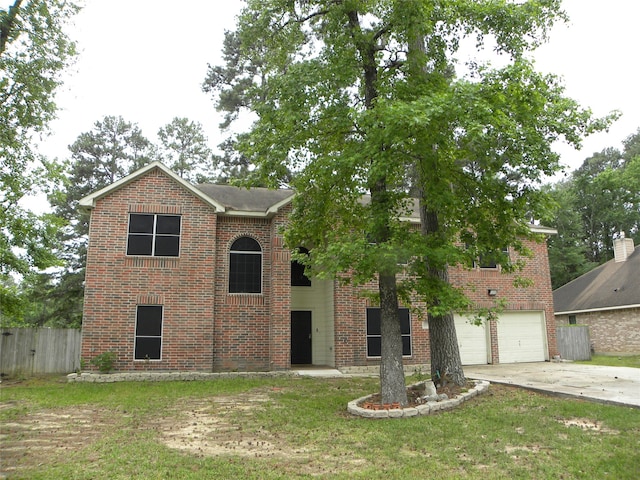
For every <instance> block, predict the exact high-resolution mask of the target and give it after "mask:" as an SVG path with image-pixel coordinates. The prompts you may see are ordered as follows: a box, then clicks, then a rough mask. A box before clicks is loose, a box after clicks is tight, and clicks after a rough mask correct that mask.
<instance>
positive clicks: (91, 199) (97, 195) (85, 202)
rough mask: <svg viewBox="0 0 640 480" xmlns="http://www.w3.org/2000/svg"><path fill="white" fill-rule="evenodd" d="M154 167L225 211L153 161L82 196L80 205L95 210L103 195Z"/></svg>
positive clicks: (221, 206) (216, 209)
mask: <svg viewBox="0 0 640 480" xmlns="http://www.w3.org/2000/svg"><path fill="white" fill-rule="evenodd" d="M154 169H158V170H160V171H161V172H162V173H164V174H165V175H166V176H167V177H169V178H171V179H172V180H173V181H175V182H176V183H178V184H179V185H180V186H182V187H183V188H184V189H185V190H187V191H189V192H191V193H192V194H194V195H195V196H196V197H198V198H200V200H202V201H203V202H205V203H206V204H208V205H210V206H211V207H213V209H214V210H215V211H216V212H224V206H223V205H222V204H220V203H218V202H216V201H215V200H214V199H213V198H211V197H209V196H207V195H205V194H204V193H202V192H201V191H200V190H198V189H196V188H195V187H194V186H193V185H192V184H190V183H189V182H187V181H186V180H184V179H182V178H180V176H178V175H177V174H175V173H174V172H172V171H171V170H170V169H169V168H167V167H165V166H164V165H163V164H162V163H160V162H151V163H150V164H148V165H145V166H144V167H142V168H140V169H139V170H136V171H135V172H133V173H131V174H129V175H127V176H126V177H122V178H121V179H120V180H118V181H116V182H113V183H112V184H111V185H107V186H106V187H104V188H101V189H100V190H97V191H95V192H93V193H91V194H89V195H87V196H86V197H84V198H81V199H80V201H79V202H78V205H79V206H80V208H82V209H85V210H93V209H94V208H95V206H96V202H97V201H98V200H100V199H101V198H103V197H106V196H107V195H109V194H111V193H113V192H115V191H116V190H119V189H121V188H122V187H124V186H126V185H129V184H130V183H132V182H134V181H135V180H137V179H139V178H140V177H143V176H144V175H146V174H147V173H149V172H150V171H152V170H154Z"/></svg>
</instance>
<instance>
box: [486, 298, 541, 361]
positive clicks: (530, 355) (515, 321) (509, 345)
mask: <svg viewBox="0 0 640 480" xmlns="http://www.w3.org/2000/svg"><path fill="white" fill-rule="evenodd" d="M497 327H498V349H499V355H500V357H499V358H500V363H522V362H544V361H545V360H547V342H546V338H547V333H546V328H545V322H544V312H542V311H528V312H504V313H503V314H502V315H500V318H499V319H498V322H497Z"/></svg>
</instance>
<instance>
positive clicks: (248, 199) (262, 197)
mask: <svg viewBox="0 0 640 480" xmlns="http://www.w3.org/2000/svg"><path fill="white" fill-rule="evenodd" d="M194 186H195V188H197V189H198V190H200V191H201V192H202V193H204V194H205V195H207V196H208V197H211V198H212V199H214V200H215V201H216V202H218V203H220V204H222V205H223V206H224V207H225V208H226V209H227V210H235V211H241V212H266V211H267V210H269V209H270V208H271V207H273V206H274V205H277V204H279V203H280V202H282V201H284V200H287V199H289V198H290V197H293V190H285V189H282V190H270V189H268V188H260V187H253V188H250V189H247V188H241V187H234V186H231V185H214V184H209V183H207V184H202V185H194Z"/></svg>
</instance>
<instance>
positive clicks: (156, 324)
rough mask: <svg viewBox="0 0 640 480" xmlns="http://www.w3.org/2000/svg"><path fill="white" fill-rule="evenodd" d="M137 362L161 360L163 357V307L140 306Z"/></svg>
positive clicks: (137, 315) (138, 313)
mask: <svg viewBox="0 0 640 480" xmlns="http://www.w3.org/2000/svg"><path fill="white" fill-rule="evenodd" d="M135 335H136V338H135V349H134V357H133V358H134V359H135V360H160V358H161V356H162V306H161V305H138V308H137V312H136V334H135Z"/></svg>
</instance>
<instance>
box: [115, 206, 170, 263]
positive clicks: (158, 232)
mask: <svg viewBox="0 0 640 480" xmlns="http://www.w3.org/2000/svg"><path fill="white" fill-rule="evenodd" d="M180 220H181V218H180V215H155V214H148V213H132V214H130V215H129V236H128V239H127V255H147V256H151V257H177V256H178V255H179V253H180Z"/></svg>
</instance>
